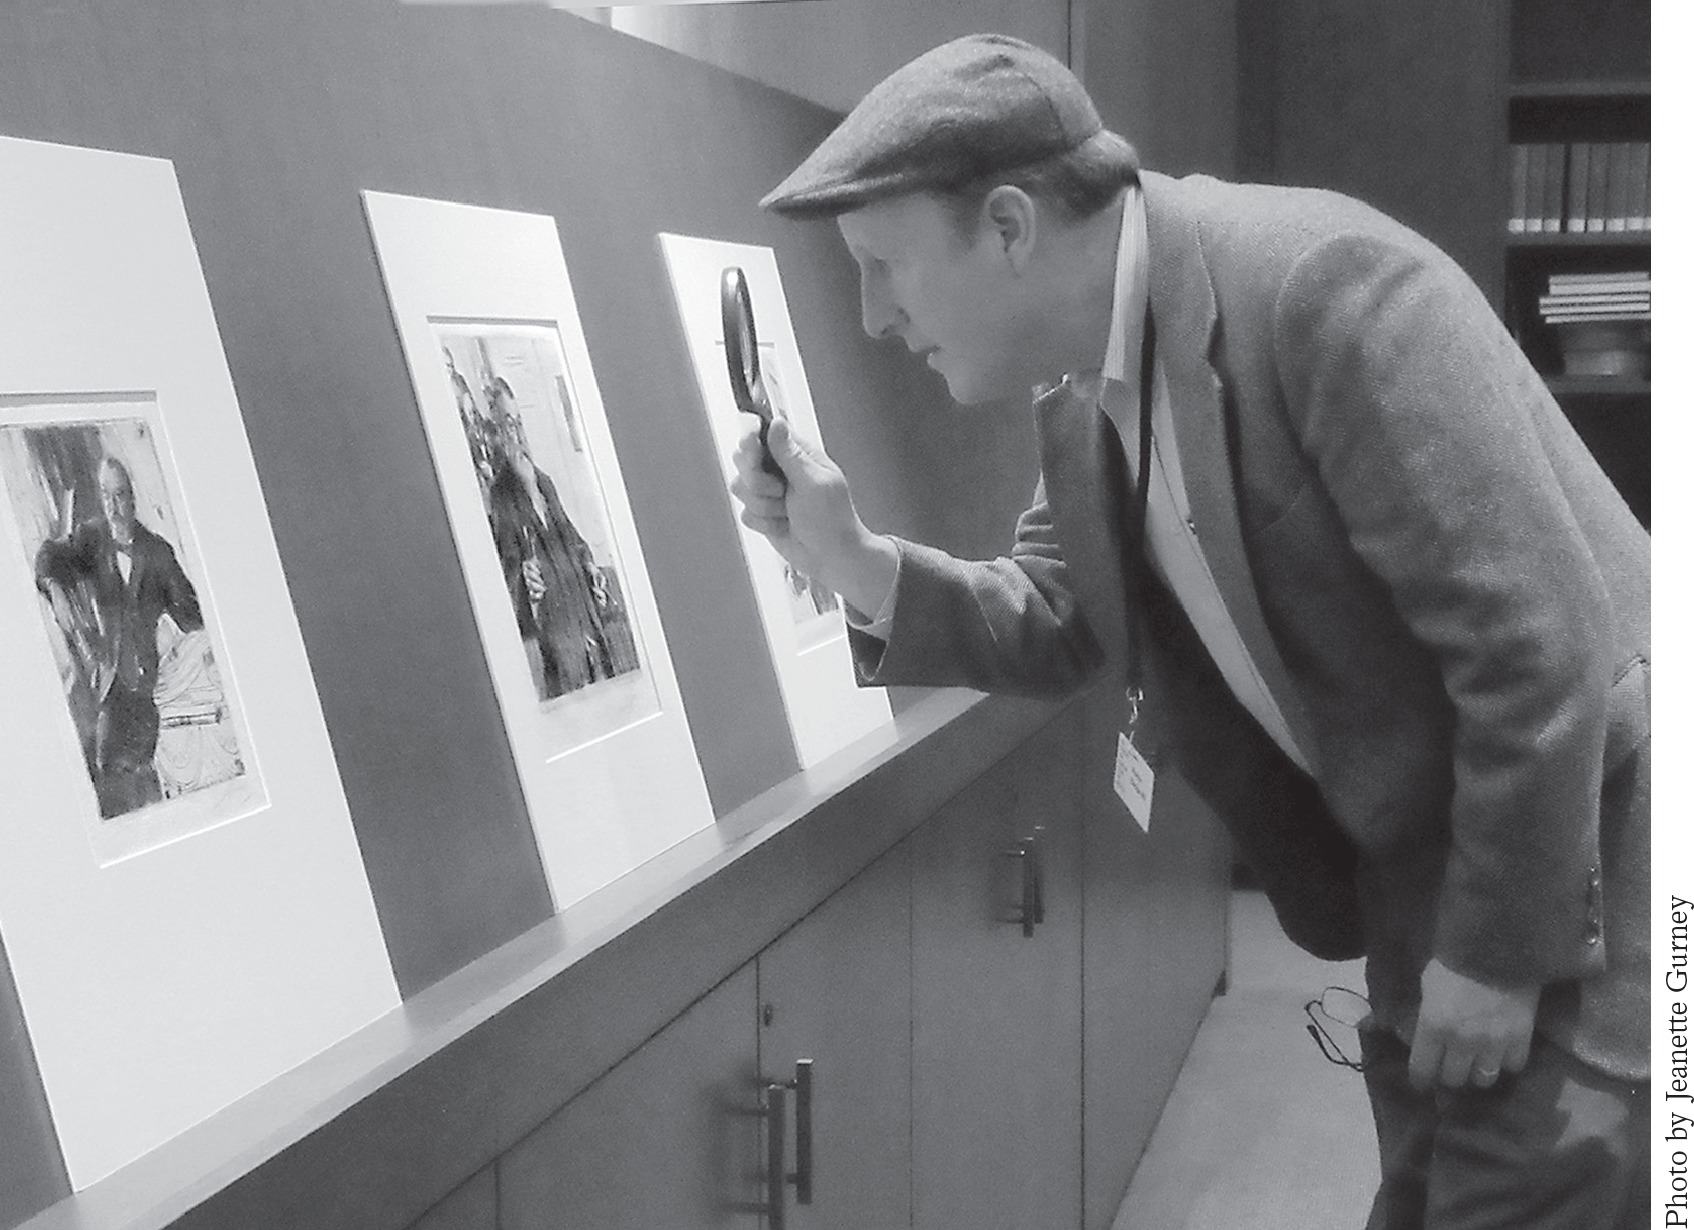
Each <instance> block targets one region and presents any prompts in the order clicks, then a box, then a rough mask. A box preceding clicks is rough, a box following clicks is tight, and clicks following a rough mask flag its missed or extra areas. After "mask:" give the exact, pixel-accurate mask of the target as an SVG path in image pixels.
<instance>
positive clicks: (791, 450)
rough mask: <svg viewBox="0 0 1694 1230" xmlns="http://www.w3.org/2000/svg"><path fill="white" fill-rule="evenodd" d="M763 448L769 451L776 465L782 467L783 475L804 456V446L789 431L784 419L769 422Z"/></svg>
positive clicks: (774, 419)
mask: <svg viewBox="0 0 1694 1230" xmlns="http://www.w3.org/2000/svg"><path fill="white" fill-rule="evenodd" d="M765 447H766V448H768V449H769V450H770V453H771V456H772V457H774V458H775V459H776V463H777V465H779V466H781V467H782V469H783V472H784V473H786V472H787V471H788V470H789V469H791V468H792V467H793V465H794V463H795V462H797V461H800V460H802V459H803V458H805V456H806V448H805V445H804V444H803V443H802V442H801V440H800V438H799V437H798V436H796V435H795V434H794V433H793V432H792V431H790V430H789V427H788V420H787V419H785V418H773V419H772V420H771V425H770V430H769V431H767V432H766V433H765Z"/></svg>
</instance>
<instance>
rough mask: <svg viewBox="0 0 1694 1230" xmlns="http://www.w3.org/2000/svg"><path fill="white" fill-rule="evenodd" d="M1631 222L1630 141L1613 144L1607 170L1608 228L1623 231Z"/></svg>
mask: <svg viewBox="0 0 1694 1230" xmlns="http://www.w3.org/2000/svg"><path fill="white" fill-rule="evenodd" d="M1628 223H1629V143H1628V142H1626V141H1620V142H1616V143H1614V144H1613V145H1612V157H1611V165H1610V166H1609V167H1608V168H1607V171H1606V229H1607V230H1608V231H1621V230H1623V229H1624V228H1625V227H1626V226H1627V225H1628Z"/></svg>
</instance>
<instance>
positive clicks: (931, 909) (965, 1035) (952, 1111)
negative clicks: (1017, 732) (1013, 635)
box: [910, 707, 1082, 1230]
mask: <svg viewBox="0 0 1694 1230" xmlns="http://www.w3.org/2000/svg"><path fill="white" fill-rule="evenodd" d="M1078 726H1079V722H1078V720H1077V710H1076V709H1075V708H1074V707H1073V708H1072V709H1070V710H1067V712H1066V713H1065V714H1063V715H1061V717H1060V718H1059V719H1058V720H1057V721H1055V722H1054V723H1053V724H1052V725H1050V726H1048V727H1047V728H1046V729H1044V730H1043V731H1042V732H1040V733H1039V734H1037V735H1036V736H1034V737H1033V738H1032V739H1031V740H1030V741H1029V742H1028V743H1026V744H1025V745H1024V746H1023V747H1021V748H1019V749H1018V750H1017V751H1016V752H1014V753H1013V754H1012V755H1011V756H1010V757H1008V758H1007V759H1006V760H1005V761H1002V762H1001V763H1000V764H999V765H997V766H996V767H995V768H994V769H992V770H990V771H989V772H988V773H987V774H985V775H984V776H983V777H982V778H981V779H980V780H978V781H977V782H975V783H974V784H972V785H971V786H970V787H969V788H967V789H966V790H965V791H964V792H963V793H961V794H960V795H958V796H957V797H956V798H955V799H954V800H953V801H952V802H950V803H948V804H947V805H946V806H945V807H944V808H942V810H941V811H939V812H937V813H936V815H935V816H934V817H933V818H932V819H930V820H929V821H927V822H926V823H925V824H924V825H923V827H922V828H920V829H919V830H918V831H917V832H916V833H914V834H913V835H912V837H911V839H910V840H911V842H912V859H913V862H912V999H913V1020H912V1104H913V1105H912V1158H913V1163H912V1170H913V1174H912V1185H913V1191H912V1198H913V1224H914V1225H915V1226H916V1227H918V1228H919V1230H956V1228H957V1227H959V1226H970V1227H972V1228H973V1230H1029V1228H1030V1227H1035V1226H1040V1227H1044V1228H1047V1227H1052V1228H1055V1230H1057V1228H1060V1227H1065V1226H1078V1225H1080V1220H1081V1189H1082V1176H1081V1166H1082V1160H1081V1159H1082V1105H1081V1098H1082V1095H1081V1066H1082V1022H1081V994H1082V992H1081V977H1082V975H1081V901H1080V897H1081V890H1080V853H1079V844H1080V837H1079V831H1080V826H1079V816H1078V812H1079V801H1080V800H1079V795H1078V784H1077V774H1076V766H1077V763H1078V747H1077V732H1078ZM1038 830H1039V834H1038ZM1037 836H1038V837H1039V858H1040V866H1039V869H1038V870H1039V873H1040V875H1039V888H1040V890H1041V891H1040V897H1041V902H1040V904H1041V907H1042V917H1043V921H1041V922H1039V923H1037V924H1035V925H1034V927H1033V929H1032V934H1030V935H1027V936H1026V935H1025V933H1024V931H1025V928H1024V927H1023V926H1022V924H1021V922H1019V921H1016V920H1015V919H1016V916H1017V915H1018V914H1019V912H1020V910H1021V906H1022V901H1021V898H1022V891H1021V885H1022V875H1023V867H1024V865H1025V861H1026V860H1027V858H1028V857H1029V855H1027V854H1025V855H1021V856H1014V855H1013V854H1012V852H1013V851H1014V850H1017V849H1019V848H1026V849H1027V847H1024V846H1020V843H1024V842H1026V841H1027V840H1028V839H1030V838H1032V837H1037Z"/></svg>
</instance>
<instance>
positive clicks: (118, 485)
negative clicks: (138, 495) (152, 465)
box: [100, 466, 135, 546]
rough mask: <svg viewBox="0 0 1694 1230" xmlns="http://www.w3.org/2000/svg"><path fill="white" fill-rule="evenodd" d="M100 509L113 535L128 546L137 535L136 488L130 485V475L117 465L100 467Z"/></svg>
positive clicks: (123, 544)
mask: <svg viewBox="0 0 1694 1230" xmlns="http://www.w3.org/2000/svg"><path fill="white" fill-rule="evenodd" d="M100 511H101V512H102V513H103V514H105V517H106V525H107V526H108V527H109V528H110V529H111V532H112V537H113V538H114V539H115V540H116V541H117V542H118V543H119V544H120V545H122V546H128V545H129V542H130V539H132V538H133V537H134V536H135V489H134V488H133V487H132V486H130V481H129V475H127V474H125V473H124V472H123V471H122V470H120V469H118V467H117V466H102V467H101V469H100Z"/></svg>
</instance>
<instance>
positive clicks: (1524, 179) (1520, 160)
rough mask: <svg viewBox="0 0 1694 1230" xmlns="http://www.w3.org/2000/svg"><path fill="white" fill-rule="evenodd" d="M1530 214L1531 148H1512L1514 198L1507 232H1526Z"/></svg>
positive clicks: (1521, 146)
mask: <svg viewBox="0 0 1694 1230" xmlns="http://www.w3.org/2000/svg"><path fill="white" fill-rule="evenodd" d="M1528 213H1529V146H1527V145H1522V144H1518V145H1514V146H1512V196H1511V204H1510V210H1509V212H1508V213H1507V215H1506V230H1507V231H1508V232H1509V233H1511V234H1513V235H1521V234H1523V231H1524V219H1525V217H1526V215H1527V214H1528Z"/></svg>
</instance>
